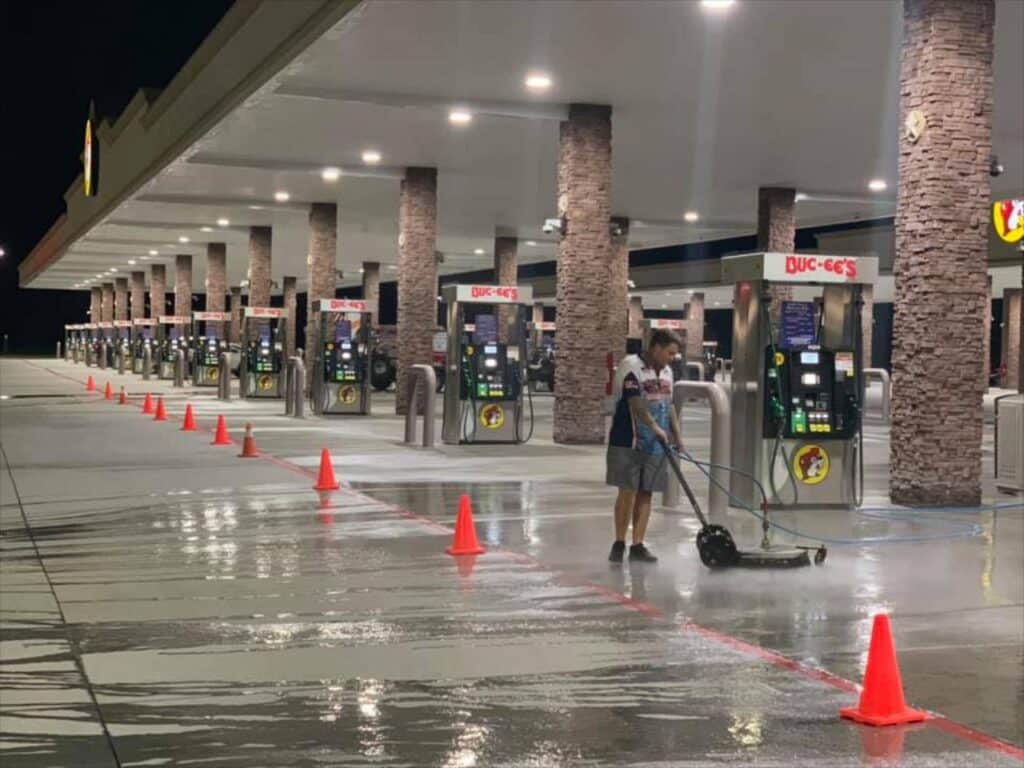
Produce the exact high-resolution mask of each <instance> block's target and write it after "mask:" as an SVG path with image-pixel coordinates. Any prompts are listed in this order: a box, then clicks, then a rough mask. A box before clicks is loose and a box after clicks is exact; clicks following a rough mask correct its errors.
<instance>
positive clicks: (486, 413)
mask: <svg viewBox="0 0 1024 768" xmlns="http://www.w3.org/2000/svg"><path fill="white" fill-rule="evenodd" d="M504 423H505V409H504V408H502V407H501V406H500V405H494V404H493V403H491V404H490V405H485V406H484V407H483V408H481V409H480V424H481V425H482V426H484V427H487V428H488V429H501V426H502V424H504Z"/></svg>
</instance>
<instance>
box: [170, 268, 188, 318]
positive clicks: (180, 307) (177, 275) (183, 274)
mask: <svg viewBox="0 0 1024 768" xmlns="http://www.w3.org/2000/svg"><path fill="white" fill-rule="evenodd" d="M174 314H176V315H185V316H188V317H192V256H191V255H190V254H188V253H179V254H178V255H177V256H175V257H174Z"/></svg>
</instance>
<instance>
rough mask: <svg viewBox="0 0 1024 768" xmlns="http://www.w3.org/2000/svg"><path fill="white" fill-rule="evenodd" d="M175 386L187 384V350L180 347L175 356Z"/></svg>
mask: <svg viewBox="0 0 1024 768" xmlns="http://www.w3.org/2000/svg"><path fill="white" fill-rule="evenodd" d="M174 386H176V387H184V386H185V350H184V349H179V350H178V354H177V355H176V356H175V358H174Z"/></svg>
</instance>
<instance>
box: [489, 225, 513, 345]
mask: <svg viewBox="0 0 1024 768" xmlns="http://www.w3.org/2000/svg"><path fill="white" fill-rule="evenodd" d="M494 282H495V283H496V284H498V285H518V284H519V240H517V239H516V238H514V237H495V238H494ZM518 313H519V307H518V306H516V305H514V304H500V305H498V312H497V315H498V316H497V325H498V341H500V342H502V343H503V344H507V343H508V341H509V339H510V338H513V336H514V333H513V332H512V328H513V327H514V326H515V323H516V317H517V316H518Z"/></svg>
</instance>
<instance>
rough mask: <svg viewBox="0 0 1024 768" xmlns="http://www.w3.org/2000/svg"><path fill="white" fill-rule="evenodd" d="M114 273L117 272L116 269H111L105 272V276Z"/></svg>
mask: <svg viewBox="0 0 1024 768" xmlns="http://www.w3.org/2000/svg"><path fill="white" fill-rule="evenodd" d="M115 272H117V267H111V268H110V269H108V270H107V274H109V275H112V274H114V273H115Z"/></svg>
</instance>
